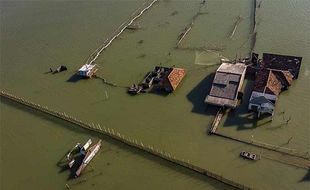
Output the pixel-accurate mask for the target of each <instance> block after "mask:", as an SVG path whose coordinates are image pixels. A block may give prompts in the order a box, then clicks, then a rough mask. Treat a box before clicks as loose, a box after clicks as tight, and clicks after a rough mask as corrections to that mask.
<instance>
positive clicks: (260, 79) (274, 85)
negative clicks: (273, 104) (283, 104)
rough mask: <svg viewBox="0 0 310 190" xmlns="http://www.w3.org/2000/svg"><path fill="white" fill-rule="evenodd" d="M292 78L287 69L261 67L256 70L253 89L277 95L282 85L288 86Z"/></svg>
mask: <svg viewBox="0 0 310 190" xmlns="http://www.w3.org/2000/svg"><path fill="white" fill-rule="evenodd" d="M292 80H293V75H292V74H290V72H289V71H279V70H272V69H262V70H260V71H258V72H257V74H256V79H255V81H254V89H253V91H256V92H261V93H266V94H273V95H276V96H278V95H279V94H280V92H281V90H282V88H284V87H288V86H289V85H290V84H291V83H292Z"/></svg>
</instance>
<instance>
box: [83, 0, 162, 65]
mask: <svg viewBox="0 0 310 190" xmlns="http://www.w3.org/2000/svg"><path fill="white" fill-rule="evenodd" d="M157 1H158V0H152V1H151V2H150V3H149V4H148V5H146V6H145V3H146V2H145V3H144V4H143V5H142V7H144V6H145V7H144V8H143V9H142V10H140V9H141V8H138V10H136V11H135V12H134V13H133V14H132V18H130V19H129V20H128V21H125V22H123V23H122V24H121V25H120V26H119V27H118V29H117V30H116V31H115V32H114V34H113V35H112V37H111V38H108V39H106V40H105V41H104V43H103V45H102V46H101V47H99V48H98V49H96V50H95V51H94V52H93V53H92V54H91V55H90V57H89V58H88V59H87V62H86V63H87V64H93V63H94V62H95V61H96V59H97V58H98V57H99V55H100V54H101V52H102V51H103V50H105V49H106V48H107V47H109V46H110V44H111V43H112V42H113V41H114V40H115V39H116V38H117V37H118V36H119V35H121V34H122V33H123V32H124V30H125V29H126V28H127V27H128V26H130V25H131V24H132V23H133V22H134V21H135V20H136V19H138V18H139V17H140V16H141V15H142V14H143V13H144V12H145V11H147V10H148V9H149V8H151V7H152V6H153V5H154V3H156V2H157ZM139 10H140V11H139ZM92 57H93V58H92ZM89 59H91V60H90V61H89ZM88 61H89V62H88Z"/></svg>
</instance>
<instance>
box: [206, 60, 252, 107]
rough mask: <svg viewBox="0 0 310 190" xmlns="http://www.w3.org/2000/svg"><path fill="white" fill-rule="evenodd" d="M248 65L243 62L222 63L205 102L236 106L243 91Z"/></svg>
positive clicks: (222, 105)
mask: <svg viewBox="0 0 310 190" xmlns="http://www.w3.org/2000/svg"><path fill="white" fill-rule="evenodd" d="M245 72H246V66H245V64H243V63H236V64H230V63H222V64H221V65H220V67H219V68H218V69H217V71H216V74H215V77H214V79H213V83H212V87H211V91H210V93H209V95H208V96H207V97H206V99H205V103H207V104H210V105H215V106H221V107H229V108H236V107H237V104H238V93H239V92H241V88H242V85H243V81H244V77H245Z"/></svg>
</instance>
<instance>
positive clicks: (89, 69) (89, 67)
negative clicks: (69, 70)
mask: <svg viewBox="0 0 310 190" xmlns="http://www.w3.org/2000/svg"><path fill="white" fill-rule="evenodd" d="M97 70H98V68H97V65H96V64H85V65H83V66H82V67H81V68H80V69H79V70H78V72H77V74H78V75H80V76H82V77H85V78H91V77H92V76H93V75H94V74H95V73H96V72H97Z"/></svg>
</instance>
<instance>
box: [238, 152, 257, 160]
mask: <svg viewBox="0 0 310 190" xmlns="http://www.w3.org/2000/svg"><path fill="white" fill-rule="evenodd" d="M240 156H241V157H243V158H246V159H249V160H256V158H257V156H256V154H252V153H250V152H247V151H241V152H240Z"/></svg>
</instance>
